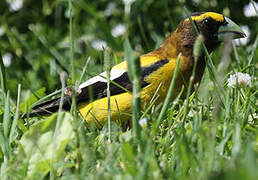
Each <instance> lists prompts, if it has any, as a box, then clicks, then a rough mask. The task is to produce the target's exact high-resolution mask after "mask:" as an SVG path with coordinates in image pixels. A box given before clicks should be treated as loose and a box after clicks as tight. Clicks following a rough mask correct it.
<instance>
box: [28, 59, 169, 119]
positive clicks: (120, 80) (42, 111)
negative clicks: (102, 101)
mask: <svg viewBox="0 0 258 180" xmlns="http://www.w3.org/2000/svg"><path fill="white" fill-rule="evenodd" d="M168 62H169V61H168V60H167V59H165V60H160V61H157V62H156V63H154V64H152V65H150V66H147V67H143V68H142V72H141V87H142V88H144V87H146V86H147V85H148V82H146V81H145V78H146V77H147V76H148V75H149V74H151V73H152V72H154V71H156V70H157V69H159V68H160V67H162V66H163V65H165V64H166V63H168ZM113 82H115V83H111V84H110V94H111V96H113V95H117V94H120V93H123V92H126V90H127V91H129V92H131V91H132V83H131V81H130V80H129V76H128V73H127V72H124V73H123V74H122V75H120V76H119V77H117V78H116V79H114V80H113ZM116 84H119V86H117V85H116ZM121 87H123V88H121ZM90 89H91V90H92V98H93V100H96V99H98V98H103V97H106V96H107V82H102V81H98V82H95V83H93V84H91V85H89V86H86V87H83V88H81V89H80V93H79V94H78V95H77V97H76V100H77V103H80V102H87V101H89V100H90V91H91V90H90ZM125 89H126V90H125ZM59 104H60V97H58V98H55V99H52V100H49V101H46V102H44V103H41V104H38V105H36V106H35V107H34V108H33V110H32V112H31V113H29V116H30V117H32V116H35V115H46V114H50V113H53V112H56V111H57V110H58V108H59ZM70 104H71V96H69V95H67V96H65V97H64V104H63V109H64V110H69V109H70Z"/></svg>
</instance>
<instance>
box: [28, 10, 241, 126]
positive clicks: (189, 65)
mask: <svg viewBox="0 0 258 180" xmlns="http://www.w3.org/2000/svg"><path fill="white" fill-rule="evenodd" d="M191 18H192V20H193V22H194V23H195V25H196V27H197V29H198V31H199V32H200V34H201V35H202V36H203V39H204V44H205V46H206V47H207V50H208V52H209V53H211V52H212V51H213V50H214V49H216V48H217V47H218V46H219V44H220V43H221V42H222V41H223V39H224V37H225V36H228V35H229V34H231V35H232V37H233V38H242V37H245V34H244V33H243V31H242V30H241V28H240V27H239V26H238V25H237V24H235V23H234V22H233V21H232V20H230V19H229V18H227V17H225V16H223V15H221V14H218V13H214V12H205V13H201V12H195V13H192V14H191ZM196 38H197V35H196V33H195V31H194V29H193V27H192V24H191V22H190V20H189V19H188V18H185V19H183V20H182V21H181V22H180V24H179V25H178V27H177V28H176V30H175V31H173V32H172V33H171V34H170V35H169V36H168V37H167V38H166V39H165V40H164V42H163V43H162V44H161V45H160V47H159V48H157V49H155V50H154V51H152V52H149V53H147V54H144V55H142V56H140V58H139V60H140V64H141V76H142V77H141V88H142V90H141V93H140V97H141V102H142V104H148V103H149V102H150V100H151V99H152V97H153V95H154V93H155V92H156V90H157V88H158V87H159V86H160V85H161V86H160V88H159V90H158V92H157V95H158V101H157V102H159V103H160V102H162V101H164V99H165V97H166V95H167V92H168V89H169V86H170V82H171V79H172V77H173V73H174V70H175V67H176V60H177V57H178V55H179V53H181V59H180V65H179V71H180V73H179V74H180V75H178V76H177V78H176V83H175V86H174V90H173V94H172V99H174V98H175V97H176V96H177V95H178V94H179V92H180V91H181V89H182V86H185V87H187V85H188V84H189V80H190V76H191V74H192V70H193V64H194V55H193V47H194V43H195V40H196ZM204 70H205V55H204V53H203V54H202V55H201V56H200V58H198V61H197V66H196V75H195V78H194V83H199V82H200V81H201V79H202V76H203V73H204ZM105 77H106V72H104V73H101V74H100V75H98V76H95V77H92V78H90V79H89V80H87V81H86V82H84V83H82V84H81V85H80V86H79V89H78V90H77V94H76V103H77V107H78V111H79V114H80V116H81V117H82V118H83V119H85V120H86V121H87V122H88V123H95V124H96V123H97V124H98V126H100V127H101V126H103V125H104V124H105V122H106V121H107V116H108V110H107V109H108V105H107V102H108V98H107V79H106V78H105ZM110 80H111V81H112V82H114V83H111V84H110V94H111V97H110V103H111V104H110V107H111V108H110V110H111V119H112V120H113V121H116V122H117V121H118V120H119V119H120V120H122V122H126V121H127V120H129V119H131V105H132V93H131V91H132V83H131V82H130V80H129V76H128V72H127V62H126V61H124V62H122V63H120V64H117V65H116V66H114V67H113V68H112V69H111V72H110ZM117 84H119V86H117ZM89 87H90V88H89ZM121 87H123V88H121ZM89 89H91V90H92V98H93V101H90V93H89ZM68 94H69V93H66V95H65V97H64V103H63V106H62V107H63V109H64V110H70V107H71V99H72V97H71V95H68ZM182 97H183V98H184V97H185V95H184V94H183V96H182ZM59 104H60V97H59V98H56V99H52V100H50V101H47V102H44V103H41V104H39V105H36V106H35V107H34V108H33V110H32V111H31V112H30V113H29V116H35V115H46V114H49V113H53V112H56V111H57V110H58V108H59Z"/></svg>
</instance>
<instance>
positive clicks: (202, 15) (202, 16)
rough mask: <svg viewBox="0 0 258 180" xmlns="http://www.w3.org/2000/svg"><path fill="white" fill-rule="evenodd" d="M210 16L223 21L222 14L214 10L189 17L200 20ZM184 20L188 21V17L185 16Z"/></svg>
mask: <svg viewBox="0 0 258 180" xmlns="http://www.w3.org/2000/svg"><path fill="white" fill-rule="evenodd" d="M209 17H210V18H212V19H214V20H216V21H219V22H223V21H224V16H223V15H221V14H218V13H214V12H206V13H203V14H201V15H199V16H191V18H192V19H193V20H194V21H202V20H204V19H206V18H209ZM186 21H189V19H188V18H187V19H186Z"/></svg>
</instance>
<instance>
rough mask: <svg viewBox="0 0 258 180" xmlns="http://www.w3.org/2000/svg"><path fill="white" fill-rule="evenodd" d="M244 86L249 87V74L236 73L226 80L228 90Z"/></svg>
mask: <svg viewBox="0 0 258 180" xmlns="http://www.w3.org/2000/svg"><path fill="white" fill-rule="evenodd" d="M246 86H249V87H251V76H250V75H249V74H245V73H241V72H238V73H236V74H233V75H230V77H229V78H228V87H230V88H235V87H246Z"/></svg>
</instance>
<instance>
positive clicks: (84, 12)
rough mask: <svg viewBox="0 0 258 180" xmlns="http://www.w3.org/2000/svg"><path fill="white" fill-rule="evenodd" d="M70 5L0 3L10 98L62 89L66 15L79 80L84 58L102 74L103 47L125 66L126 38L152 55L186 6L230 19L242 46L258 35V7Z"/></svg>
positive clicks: (162, 1) (200, 1) (0, 39)
mask: <svg viewBox="0 0 258 180" xmlns="http://www.w3.org/2000/svg"><path fill="white" fill-rule="evenodd" d="M68 4H69V3H68V1H67V0H42V1H35V0H1V1H0V12H1V13H0V51H1V54H2V56H3V63H4V67H5V71H6V72H5V73H6V78H7V88H6V89H8V90H9V91H10V93H11V96H12V97H13V98H15V97H16V94H17V85H18V84H19V83H20V84H21V85H22V89H23V92H24V90H27V91H32V92H34V91H36V90H38V89H40V88H42V87H45V88H46V93H49V92H52V91H53V90H55V89H58V88H59V87H60V80H59V74H60V72H62V71H66V72H67V73H68V74H69V75H71V68H70V39H69V17H70V15H72V17H73V37H74V47H75V53H74V59H75V68H76V72H75V74H76V77H77V79H78V78H79V76H80V74H81V72H82V68H83V66H84V64H85V62H86V60H87V58H88V57H91V58H92V59H91V63H90V68H89V69H90V70H91V71H94V72H96V73H98V72H101V71H102V70H103V67H102V66H101V64H102V59H103V58H102V56H103V55H102V52H100V51H102V49H103V47H106V46H108V47H111V48H112V49H113V51H114V53H115V54H116V56H117V61H121V60H123V41H124V39H125V38H126V37H129V40H130V42H131V45H132V47H133V49H134V50H135V52H136V53H137V54H143V53H146V52H148V51H151V50H153V49H154V48H155V47H157V46H158V45H159V44H160V43H161V42H162V40H163V39H164V38H165V37H166V36H167V35H169V33H170V32H171V31H173V30H174V29H175V28H176V26H177V24H178V23H179V22H180V20H181V19H182V17H183V16H184V14H183V7H184V6H186V7H187V8H188V9H189V10H190V11H191V12H195V11H214V12H219V13H223V14H224V15H226V16H228V17H230V18H231V19H232V20H234V21H235V22H237V23H238V24H240V25H241V26H243V29H244V31H246V33H247V34H248V38H246V39H244V40H243V41H242V42H240V43H242V44H244V45H248V44H251V43H253V42H254V40H255V36H256V34H257V29H258V21H257V16H255V10H254V7H253V5H256V8H257V7H258V5H257V3H255V2H254V3H253V4H251V3H250V2H249V1H248V0H245V1H243V0H210V1H207V0H192V1H187V0H177V1H172V0H156V1H154V0H136V1H135V0H98V1H96V0H87V1H85V0H74V1H73V11H72V13H70V11H69V6H68ZM237 44H239V42H238V43H237ZM215 53H216V52H215ZM255 58H256V59H257V52H256V56H255Z"/></svg>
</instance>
